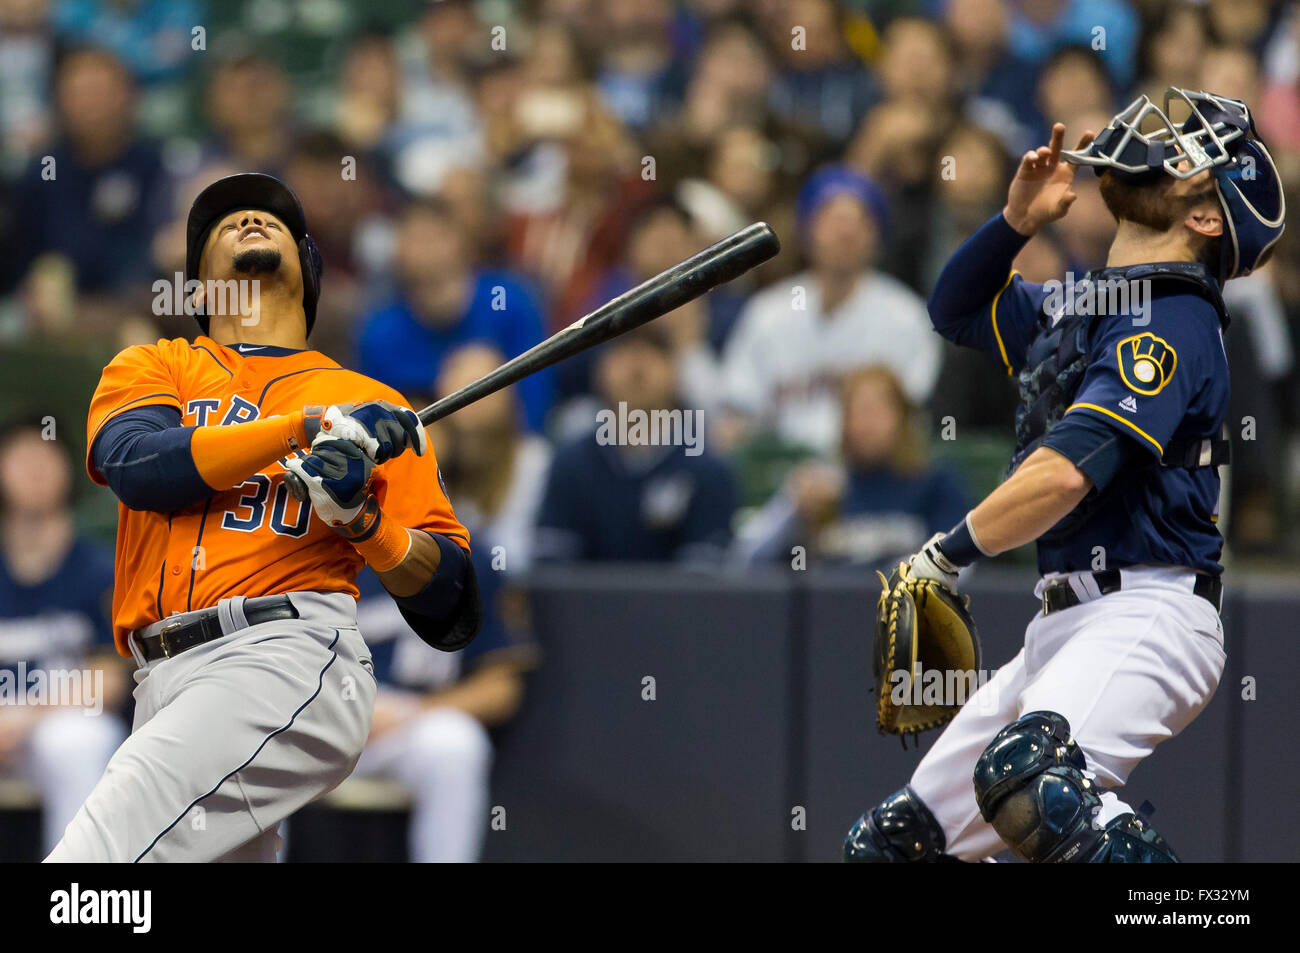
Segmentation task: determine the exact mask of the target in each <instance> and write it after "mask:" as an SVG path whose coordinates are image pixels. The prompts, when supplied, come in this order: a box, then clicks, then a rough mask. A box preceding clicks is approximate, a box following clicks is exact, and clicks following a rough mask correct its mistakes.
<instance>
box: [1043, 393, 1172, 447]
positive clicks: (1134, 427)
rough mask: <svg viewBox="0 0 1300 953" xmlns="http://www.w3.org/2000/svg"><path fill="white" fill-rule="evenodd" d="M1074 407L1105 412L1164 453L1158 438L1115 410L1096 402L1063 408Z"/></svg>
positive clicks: (1073, 408)
mask: <svg viewBox="0 0 1300 953" xmlns="http://www.w3.org/2000/svg"><path fill="white" fill-rule="evenodd" d="M1076 408H1078V409H1086V410H1095V411H1097V413H1099V414H1105V415H1106V416H1107V417H1109V418H1111V419H1112V420H1118V421H1119V422H1120V423H1122V424H1123V425H1124V426H1125V427H1128V428H1129V429H1130V430H1132V431H1133V432H1134V433H1136V434H1137V435H1138V436H1139V437H1141V438H1142V439H1143V440H1145V441H1147V442H1148V443H1150V444H1151V446H1153V447H1155V448H1156V449H1157V450H1159V451H1160V454H1161V455H1162V456H1163V455H1164V452H1165V448H1164V447H1162V446H1160V441H1159V440H1157V439H1156V438H1155V437H1153V436H1151V435H1150V434H1149V433H1147V432H1146V431H1145V430H1143V429H1142V428H1141V427H1139V426H1138V425H1137V424H1135V423H1133V422H1132V421H1128V420H1125V419H1124V418H1123V417H1121V416H1120V415H1119V414H1117V413H1115V411H1113V410H1107V409H1106V408H1105V407H1098V406H1097V405H1096V404H1071V405H1070V406H1069V407H1067V408H1065V412H1066V413H1067V414H1068V413H1069V412H1070V411H1072V410H1075V409H1076Z"/></svg>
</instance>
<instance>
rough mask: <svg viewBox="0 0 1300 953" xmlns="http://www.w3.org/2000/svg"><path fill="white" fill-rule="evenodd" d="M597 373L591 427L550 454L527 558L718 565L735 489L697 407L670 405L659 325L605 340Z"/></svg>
mask: <svg viewBox="0 0 1300 953" xmlns="http://www.w3.org/2000/svg"><path fill="white" fill-rule="evenodd" d="M596 379H597V383H598V388H599V391H600V399H601V400H602V401H603V402H604V403H605V407H604V408H603V409H602V410H600V411H599V412H598V413H597V415H596V416H597V423H598V424H599V426H598V427H597V429H596V430H595V431H594V432H593V433H591V434H588V435H584V436H582V437H580V438H578V439H576V440H574V441H572V442H570V443H568V444H565V445H564V446H562V447H560V449H559V450H557V451H556V454H555V458H554V460H553V461H552V463H551V471H550V474H549V476H548V478H547V484H546V492H545V494H544V495H543V497H542V505H541V509H540V511H539V513H540V515H539V517H538V530H537V538H536V541H535V544H534V560H535V561H544V560H547V559H550V560H558V561H570V560H571V561H592V562H596V561H602V562H603V561H615V560H629V561H638V562H646V561H654V562H664V561H670V560H678V561H686V562H699V563H704V562H716V561H718V560H719V559H720V557H721V555H722V553H723V551H724V550H725V548H726V547H727V545H728V544H729V543H730V541H731V520H732V516H733V515H734V513H735V510H736V503H737V487H736V483H735V480H734V479H733V477H732V474H731V471H730V469H729V468H728V466H727V465H726V464H725V463H723V462H722V461H721V460H718V459H716V458H715V457H713V456H711V455H710V454H709V453H708V452H707V451H706V450H705V448H704V434H703V431H702V430H701V429H700V426H699V423H700V421H699V412H698V411H695V410H680V409H676V408H675V403H676V402H675V394H674V391H675V386H676V365H675V364H674V362H673V359H672V347H671V343H670V342H669V340H668V338H667V333H666V331H665V330H664V329H663V328H662V327H657V326H655V325H647V326H645V327H642V328H640V329H639V330H637V331H634V332H631V333H630V334H626V335H624V336H623V337H620V338H618V339H616V340H615V341H611V342H609V343H608V344H606V345H605V351H604V352H603V353H602V354H601V356H600V359H599V361H598V363H597V365H596ZM669 408H673V409H669Z"/></svg>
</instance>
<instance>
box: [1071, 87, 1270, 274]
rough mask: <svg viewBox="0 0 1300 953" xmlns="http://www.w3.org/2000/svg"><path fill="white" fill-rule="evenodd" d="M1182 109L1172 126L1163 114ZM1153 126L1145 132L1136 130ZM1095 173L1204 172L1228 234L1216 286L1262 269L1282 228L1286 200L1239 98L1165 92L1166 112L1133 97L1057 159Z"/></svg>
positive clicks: (1187, 175) (1185, 176) (1182, 175)
mask: <svg viewBox="0 0 1300 953" xmlns="http://www.w3.org/2000/svg"><path fill="white" fill-rule="evenodd" d="M1175 100H1177V101H1179V102H1181V103H1183V104H1185V105H1186V107H1187V109H1188V114H1187V118H1185V119H1184V120H1183V121H1182V122H1180V123H1175V122H1174V121H1173V120H1172V119H1170V116H1169V107H1170V105H1171V103H1173V102H1174V101H1175ZM1144 125H1146V126H1147V127H1148V128H1150V127H1152V126H1154V128H1153V129H1151V131H1149V132H1143V131H1142V127H1143V126H1144ZM1061 156H1062V158H1064V159H1065V160H1066V161H1068V162H1073V163H1075V164H1076V165H1090V166H1093V167H1094V169H1095V171H1096V172H1097V173H1098V174H1101V172H1103V171H1104V170H1106V169H1112V170H1114V171H1115V172H1117V173H1119V174H1120V175H1124V176H1134V177H1142V176H1147V175H1151V174H1161V173H1165V174H1168V175H1172V176H1174V177H1175V178H1178V179H1190V178H1191V177H1192V176H1194V175H1197V174H1198V173H1200V172H1203V171H1205V170H1206V169H1209V170H1211V171H1212V173H1213V175H1214V181H1215V187H1216V190H1217V192H1218V197H1219V203H1220V205H1222V206H1223V215H1224V219H1225V220H1226V222H1227V228H1226V230H1225V233H1224V241H1223V254H1222V258H1221V261H1220V265H1219V275H1218V278H1219V281H1220V282H1224V281H1227V280H1228V279H1229V278H1240V277H1242V276H1244V275H1248V274H1250V273H1251V272H1252V271H1253V270H1254V269H1256V268H1258V267H1259V266H1260V265H1262V264H1264V262H1265V261H1267V260H1268V256H1269V255H1270V254H1271V253H1272V251H1273V246H1274V245H1276V244H1277V240H1278V239H1279V238H1281V237H1282V231H1283V229H1284V228H1285V227H1286V199H1285V197H1284V196H1283V194H1282V180H1281V178H1280V177H1279V176H1278V172H1277V166H1275V165H1274V164H1273V157H1272V156H1270V155H1269V154H1268V149H1267V148H1266V147H1265V146H1264V143H1263V141H1262V140H1261V139H1260V138H1259V134H1258V133H1257V132H1256V131H1255V121H1254V120H1253V119H1252V118H1251V115H1250V109H1249V108H1247V106H1246V104H1245V103H1244V102H1242V101H1241V100H1240V99H1231V98H1229V97H1227V96H1216V95H1214V94H1213V93H1206V92H1191V91H1190V90H1186V89H1179V88H1178V87H1176V86H1170V87H1169V89H1168V90H1166V91H1165V99H1164V108H1160V107H1158V106H1156V104H1155V103H1153V102H1151V100H1150V99H1148V98H1147V97H1146V96H1139V97H1138V98H1137V99H1135V100H1134V101H1133V102H1132V103H1131V104H1129V106H1128V107H1127V108H1126V109H1125V110H1124V111H1123V112H1121V113H1119V114H1118V115H1117V116H1116V117H1115V118H1114V119H1112V120H1111V121H1110V125H1108V126H1107V127H1106V128H1105V129H1104V130H1103V131H1102V133H1101V134H1100V135H1099V136H1097V138H1096V139H1095V140H1094V141H1093V142H1092V144H1091V145H1090V146H1089V147H1088V148H1087V149H1082V150H1078V151H1069V152H1062V153H1061Z"/></svg>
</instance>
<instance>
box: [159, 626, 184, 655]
mask: <svg viewBox="0 0 1300 953" xmlns="http://www.w3.org/2000/svg"><path fill="white" fill-rule="evenodd" d="M184 624H185V623H184V622H182V621H181V620H180V619H177V620H176V621H175V622H168V623H167V624H166V625H164V626H163V627H162V628H161V629H159V630H158V644H159V645H160V646H162V653H163V658H171V657H172V650H171V646H170V640H169V639H168V636H169V635H171V634H172V633H173V632H175V631H176V630H177V629H179V628H180V627H181V626H183V625H184Z"/></svg>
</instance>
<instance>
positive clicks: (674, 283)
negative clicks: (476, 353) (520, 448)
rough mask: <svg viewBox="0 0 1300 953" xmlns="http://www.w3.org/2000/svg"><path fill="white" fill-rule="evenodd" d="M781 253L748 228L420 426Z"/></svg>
mask: <svg viewBox="0 0 1300 953" xmlns="http://www.w3.org/2000/svg"><path fill="white" fill-rule="evenodd" d="M780 250H781V242H780V240H779V239H778V238H777V237H776V232H774V231H772V226H770V225H768V224H767V223H766V222H755V223H754V224H753V225H748V226H746V227H745V228H742V229H741V230H740V231H738V232H736V233H735V234H733V235H728V236H727V237H726V238H724V239H722V241H720V242H717V243H716V244H713V245H710V246H709V247H708V248H706V249H704V250H703V251H701V252H699V253H698V254H695V255H692V256H691V257H690V258H687V259H686V260H685V261H683V262H680V263H678V264H676V265H673V267H671V268H669V269H668V270H667V271H663V272H660V273H659V274H657V275H655V276H654V277H653V278H650V279H648V280H646V281H643V282H642V283H641V284H639V285H637V286H636V287H635V288H632V289H631V290H629V291H626V292H624V293H623V294H621V295H619V296H618V297H617V298H615V299H613V300H612V301H610V302H608V303H606V304H603V305H601V306H600V307H599V308H597V309H596V310H595V311H593V312H591V314H589V315H587V316H586V317H584V318H581V319H579V320H578V321H575V322H574V323H573V324H571V325H570V326H569V327H567V328H565V329H564V330H563V331H560V332H558V333H557V334H555V335H553V336H551V337H549V338H547V339H546V340H545V341H543V342H541V343H540V344H538V345H536V346H534V347H532V348H529V349H528V350H527V351H525V352H524V353H523V354H520V355H519V356H518V357H516V358H513V359H512V360H509V361H507V362H506V363H504V364H502V365H501V366H500V367H498V368H497V369H496V370H494V371H492V372H491V373H489V374H485V375H484V376H483V377H480V378H479V379H478V380H476V381H474V382H473V383H472V384H468V385H466V386H465V387H463V388H461V389H460V390H458V391H456V393H454V394H448V395H447V396H446V397H444V398H442V399H441V400H439V401H437V402H436V403H433V404H430V405H429V406H428V407H426V408H424V410H422V411H420V420H421V421H423V422H424V423H425V424H431V423H433V422H434V421H435V420H441V419H442V418H443V417H446V416H447V415H449V414H453V413H455V412H456V411H458V410H460V409H461V408H462V407H467V406H468V405H470V404H472V403H474V402H475V401H476V400H481V399H482V398H484V397H486V396H487V395H488V394H492V393H495V392H496V391H498V390H500V389H501V388H503V387H509V386H510V385H511V384H514V383H516V382H518V381H520V380H522V379H523V378H525V377H527V376H528V375H529V374H535V373H537V372H538V371H540V370H543V369H544V368H547V367H550V366H551V365H552V364H556V363H558V362H560V361H562V360H564V359H565V358H568V357H572V356H573V355H574V354H577V353H578V352H579V351H585V350H587V349H588V348H590V347H594V346H596V345H597V344H602V343H604V342H605V341H608V340H610V339H611V338H615V337H618V336H619V335H620V334H625V333H627V332H628V331H631V330H632V329H633V328H639V327H640V326H641V325H643V324H646V323H647V322H650V321H653V320H654V319H655V318H658V317H662V316H663V315H665V314H668V313H669V312H671V311H675V310H676V309H677V308H680V307H681V306H682V305H684V304H686V303H687V302H688V301H694V300H695V299H696V298H698V297H700V295H703V294H705V293H707V292H709V291H712V290H713V289H714V288H716V287H718V286H719V285H724V284H726V283H727V282H728V281H731V280H732V279H733V278H739V277H740V276H741V275H743V274H744V273H745V272H747V271H749V270H750V269H751V268H754V267H755V266H757V265H761V264H762V263H763V262H765V261H767V260H768V259H770V258H772V257H774V256H775V255H776V253H777V252H779V251H780Z"/></svg>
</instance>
